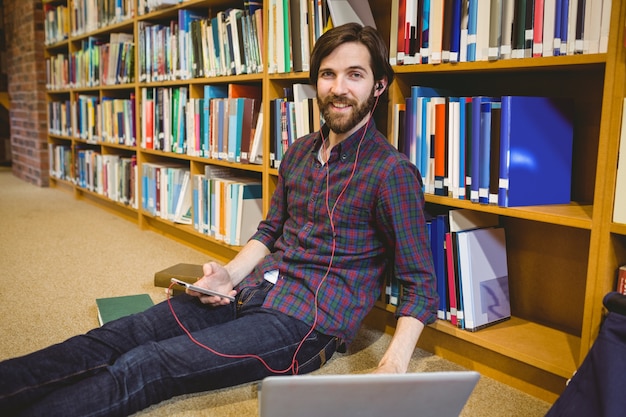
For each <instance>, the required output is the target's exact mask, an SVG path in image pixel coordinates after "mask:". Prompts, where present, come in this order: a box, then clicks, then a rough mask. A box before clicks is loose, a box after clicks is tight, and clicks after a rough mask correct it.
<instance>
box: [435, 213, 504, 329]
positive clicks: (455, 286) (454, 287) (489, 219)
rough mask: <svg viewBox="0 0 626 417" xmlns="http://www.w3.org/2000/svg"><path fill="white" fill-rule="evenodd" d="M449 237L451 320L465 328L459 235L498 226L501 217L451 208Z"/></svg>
mask: <svg viewBox="0 0 626 417" xmlns="http://www.w3.org/2000/svg"><path fill="white" fill-rule="evenodd" d="M448 220H449V223H450V224H449V233H448V236H446V237H447V238H448V239H449V243H447V246H446V250H447V251H449V252H447V253H446V256H447V259H448V263H449V266H448V268H449V269H448V299H449V303H450V310H451V320H450V321H451V322H452V324H454V325H456V326H457V327H458V328H460V329H464V328H465V314H464V303H463V291H462V283H461V280H460V277H461V273H462V272H461V269H460V265H459V248H458V238H457V235H458V233H460V232H464V231H467V230H475V229H480V228H488V227H497V226H498V224H499V218H498V216H497V215H495V214H492V213H485V212H479V211H474V210H467V209H457V210H450V212H449V213H448ZM450 268H452V269H450ZM455 316H456V317H455Z"/></svg>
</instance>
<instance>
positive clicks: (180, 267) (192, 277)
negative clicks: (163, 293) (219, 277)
mask: <svg viewBox="0 0 626 417" xmlns="http://www.w3.org/2000/svg"><path fill="white" fill-rule="evenodd" d="M203 275H204V272H203V270H202V265H198V264H190V263H185V262H181V263H177V264H175V265H172V266H169V267H167V268H165V269H163V270H161V271H157V272H155V273H154V285H155V286H156V287H164V288H169V286H170V284H171V279H172V278H177V279H179V280H181V281H185V282H188V283H190V284H193V283H194V282H196V281H197V280H199V279H200V278H202V276H203Z"/></svg>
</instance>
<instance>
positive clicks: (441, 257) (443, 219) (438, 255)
mask: <svg viewBox="0 0 626 417" xmlns="http://www.w3.org/2000/svg"><path fill="white" fill-rule="evenodd" d="M428 226H429V228H430V250H431V252H432V258H433V266H434V269H435V277H436V282H437V293H438V294H439V306H438V308H437V318H439V319H440V320H446V319H447V315H448V296H447V287H448V286H447V271H446V240H445V236H446V233H447V231H448V216H447V215H445V214H440V215H436V216H433V217H432V219H430V221H429V222H428Z"/></svg>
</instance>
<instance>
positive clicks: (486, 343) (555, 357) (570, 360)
mask: <svg viewBox="0 0 626 417" xmlns="http://www.w3.org/2000/svg"><path fill="white" fill-rule="evenodd" d="M431 326H432V327H433V328H434V329H436V330H438V331H440V332H443V333H446V334H449V335H451V336H454V337H457V338H459V339H462V340H466V341H468V342H470V343H473V344H475V345H478V346H482V347H483V348H486V349H489V350H492V351H494V352H497V353H500V354H502V355H504V356H508V357H511V358H516V359H517V360H519V361H521V362H524V363H527V364H529V365H532V366H535V367H537V368H539V369H542V370H544V371H547V372H550V373H553V374H555V375H559V376H561V377H563V378H570V377H571V376H572V374H573V373H574V371H575V370H576V368H577V366H578V357H579V354H580V337H576V336H573V335H571V334H568V333H565V332H561V331H558V330H554V329H551V328H549V327H546V326H542V325H540V324H537V323H533V322H529V321H527V320H523V319H519V318H516V317H512V318H511V319H510V320H508V321H505V322H502V323H498V324H496V325H494V326H491V327H488V328H485V329H481V330H479V331H477V332H468V331H466V330H461V329H458V328H456V327H454V326H453V325H452V324H450V323H449V322H445V321H441V320H438V321H437V322H436V323H434V324H432V325H431Z"/></svg>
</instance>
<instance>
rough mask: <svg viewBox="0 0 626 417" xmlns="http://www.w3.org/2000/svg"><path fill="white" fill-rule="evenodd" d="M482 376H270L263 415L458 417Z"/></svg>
mask: <svg viewBox="0 0 626 417" xmlns="http://www.w3.org/2000/svg"><path fill="white" fill-rule="evenodd" d="M479 378H480V374H479V373H478V372H474V371H462V372H422V373H407V374H358V375H296V376H272V377H267V378H265V379H264V380H263V381H262V382H261V384H260V387H259V415H260V417H320V416H342V417H356V416H358V417H381V416H386V415H390V416H393V417H405V416H406V417H409V416H410V417H415V416H420V417H430V416H432V417H452V416H454V417H457V416H458V415H459V414H460V413H461V410H462V409H463V407H464V405H465V403H466V402H467V399H468V398H469V396H470V394H471V393H472V391H473V390H474V387H475V385H476V383H477V382H478V379H479Z"/></svg>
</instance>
